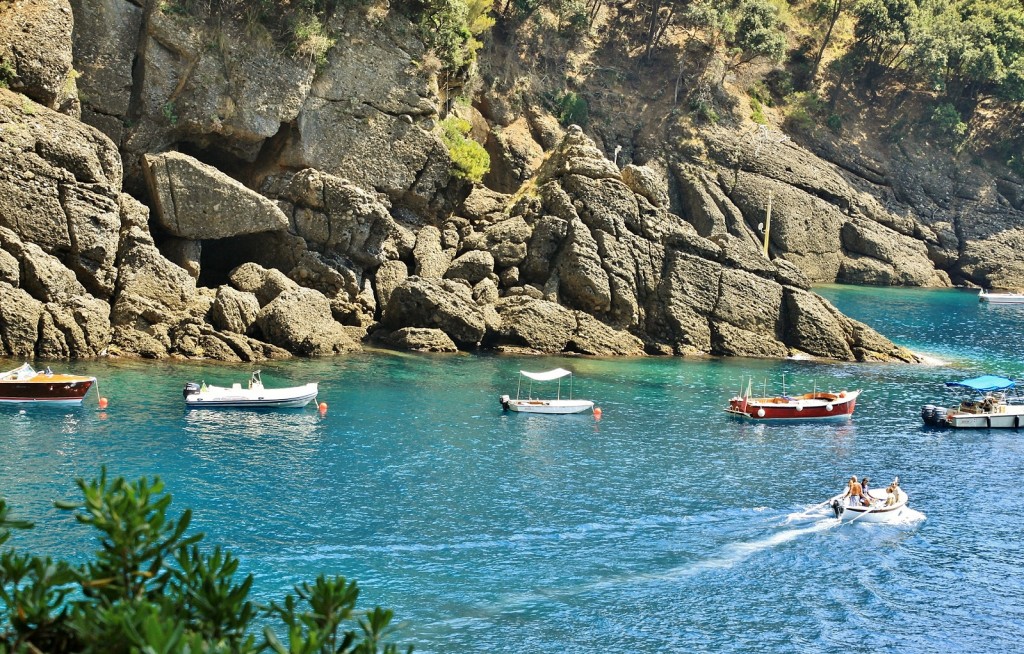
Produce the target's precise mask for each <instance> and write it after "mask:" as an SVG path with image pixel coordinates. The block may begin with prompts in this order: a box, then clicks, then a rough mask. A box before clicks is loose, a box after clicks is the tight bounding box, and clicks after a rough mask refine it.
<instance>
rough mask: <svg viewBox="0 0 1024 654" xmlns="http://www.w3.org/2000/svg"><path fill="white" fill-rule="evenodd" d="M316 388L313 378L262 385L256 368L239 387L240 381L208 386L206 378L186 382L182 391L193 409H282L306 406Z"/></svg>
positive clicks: (186, 401)
mask: <svg viewBox="0 0 1024 654" xmlns="http://www.w3.org/2000/svg"><path fill="white" fill-rule="evenodd" d="M317 390H318V388H317V383H316V382H312V383H309V384H304V385H302V386H292V387H288V388H265V387H264V386H263V380H262V379H260V371H259V370H257V371H256V372H254V373H252V377H251V378H250V379H249V384H248V386H247V387H246V388H242V385H241V384H232V385H231V387H230V388H228V387H224V386H212V385H210V386H208V385H207V384H206V383H205V382H204V383H202V384H197V383H195V382H188V383H187V384H185V390H184V391H182V395H184V396H185V405H186V406H187V407H189V408H193V409H204V408H249V409H263V408H266V409H285V408H300V407H304V406H306V405H307V404H309V403H310V401H311V400H312V399H313V398H315V397H316V395H317Z"/></svg>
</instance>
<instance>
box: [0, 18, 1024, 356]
mask: <svg viewBox="0 0 1024 654" xmlns="http://www.w3.org/2000/svg"><path fill="white" fill-rule="evenodd" d="M72 17H73V18H72ZM0 18H2V19H3V20H2V21H0V23H4V24H7V25H9V26H12V27H13V29H8V30H6V31H2V30H0V44H2V45H4V47H5V51H6V52H7V53H8V54H9V55H10V56H11V57H13V58H14V59H15V60H16V62H17V66H16V70H17V75H16V78H15V79H14V80H13V83H12V84H10V90H6V89H0V354H2V355H4V356H11V357H30V356H38V357H42V358H69V357H71V358H85V357H93V356H97V355H100V354H108V355H116V356H141V357H151V358H160V357H188V358H213V359H221V360H227V361H232V360H235V361H237V360H241V361H259V360H261V359H268V358H283V357H288V356H294V355H298V356H325V355H332V354H338V353H342V352H346V351H350V350H352V349H355V348H358V347H360V346H361V344H363V343H372V344H374V345H382V346H386V347H394V348H402V349H413V350H427V351H457V350H461V351H472V350H477V349H497V350H514V351H527V352H537V353H578V354H589V355H608V356H637V355H644V354H660V355H673V354H674V355H686V354H714V355H730V356H754V357H785V356H794V355H807V356H814V357H824V358H829V359H837V360H859V361H864V360H901V361H916V360H917V357H916V356H915V355H913V354H912V353H910V352H909V351H907V350H905V349H904V348H900V347H897V346H895V345H893V344H892V343H891V342H889V341H888V340H887V339H885V338H884V337H883V336H881V335H880V334H878V333H877V332H875V331H874V330H872V329H871V328H869V327H867V326H866V325H863V324H861V323H859V322H857V321H854V320H851V319H850V318H848V317H846V316H844V315H842V314H841V313H840V312H839V311H837V310H836V309H835V308H834V307H833V306H832V305H830V304H829V303H828V302H827V301H826V300H824V299H823V298H821V297H820V296H818V295H816V294H815V293H813V291H812V290H811V285H812V284H813V283H822V282H834V281H844V282H853V283H864V284H902V285H919V286H948V285H950V284H951V277H950V275H949V274H948V273H947V272H946V270H943V269H940V268H939V267H937V266H936V265H935V261H936V260H937V259H941V258H943V257H944V259H943V260H955V261H958V262H959V263H958V264H957V265H959V268H956V271H957V274H958V275H960V277H959V278H958V280H957V281H964V280H965V279H967V277H966V275H967V272H968V271H967V267H966V266H965V264H964V263H963V261H964V260H963V259H962V258H956V257H957V256H958V255H957V253H956V252H953V251H951V250H950V248H951V247H952V246H951V245H950V243H952V241H950V240H949V237H948V234H947V233H946V232H945V231H943V229H944V228H941V227H939V228H934V226H928V225H925V224H924V223H922V222H921V221H918V220H916V219H914V218H912V217H908V216H899V215H897V214H895V213H893V212H891V211H889V210H888V209H886V208H885V207H883V205H882V204H881V203H880V202H879V201H878V200H877V199H876V198H875V197H874V196H873V195H871V193H869V192H867V191H865V190H862V189H858V188H856V187H855V186H854V185H853V184H852V183H851V181H850V180H849V179H848V178H847V176H846V174H845V173H843V172H841V170H839V169H837V168H836V167H835V166H833V165H832V164H829V163H827V162H825V161H823V160H821V159H819V158H818V157H816V156H815V155H813V154H811V153H810V152H808V151H807V150H804V149H802V148H799V147H797V146H795V145H793V144H792V143H785V144H781V145H778V146H776V147H773V148H772V149H771V151H770V155H771V156H765V154H766V151H762V150H763V148H762V147H761V146H762V145H763V144H759V143H758V142H757V141H756V139H754V140H751V139H749V138H746V137H742V136H737V135H736V133H734V132H730V131H728V130H725V129H721V128H714V129H711V128H709V129H708V130H707V131H706V132H704V133H702V135H701V139H702V143H703V145H702V146H701V147H700V148H698V151H687V150H685V149H680V150H678V151H677V152H675V154H674V155H673V156H672V157H671V158H670V159H664V160H659V161H652V162H650V163H649V164H648V165H635V164H626V165H622V164H621V162H618V161H617V157H613V158H611V159H610V158H609V157H608V156H607V154H606V152H607V150H606V149H605V148H602V147H599V144H598V142H596V141H595V140H594V139H593V138H592V137H591V136H588V135H587V134H586V133H584V132H583V130H581V129H580V128H578V127H575V126H573V127H570V128H569V129H567V130H563V129H562V128H561V127H560V126H559V125H558V123H557V121H555V120H554V119H553V118H552V117H551V116H550V115H548V114H546V113H545V112H544V111H543V110H541V109H538V108H536V107H531V108H527V110H524V111H522V113H519V114H517V112H515V111H512V110H510V109H509V108H508V107H504V109H503V108H502V106H501V105H500V103H499V102H497V99H496V98H492V99H491V100H490V101H487V100H486V99H482V100H481V102H480V103H478V105H477V106H475V107H460V108H457V109H456V111H457V112H458V113H460V114H462V115H465V116H466V117H467V118H468V119H469V120H470V122H471V123H472V124H473V126H474V132H475V134H474V136H476V137H477V138H479V140H481V141H482V142H484V143H486V144H487V147H488V150H489V151H490V153H491V160H492V172H491V174H490V175H489V177H488V178H485V180H484V182H485V183H484V184H476V185H472V184H470V183H468V182H466V181H465V180H463V179H460V178H458V177H457V176H455V175H453V174H452V172H451V161H450V159H449V156H448V153H447V150H446V149H445V147H444V145H443V144H442V143H441V142H440V140H439V137H438V136H437V133H436V131H437V130H436V122H437V120H438V119H439V117H440V111H439V107H440V106H441V105H442V104H443V102H442V101H441V99H440V97H439V96H438V93H437V89H436V87H435V86H433V85H432V83H431V77H430V75H429V74H427V73H425V72H423V71H422V70H420V69H419V68H417V65H416V62H417V61H418V60H419V59H420V58H421V57H422V56H423V46H422V44H421V43H418V41H417V40H416V39H415V37H414V35H413V34H412V32H411V31H410V29H409V26H408V24H407V23H403V21H404V20H406V19H404V18H402V17H401V16H399V15H397V14H396V13H395V12H387V13H385V14H383V15H377V16H376V17H373V16H371V13H370V12H367V11H366V10H365V9H364V8H348V9H343V10H340V11H339V14H338V15H337V16H336V17H335V19H334V21H335V25H334V27H335V29H336V31H338V33H341V34H345V35H347V37H348V40H347V41H346V42H344V43H339V44H338V45H337V46H336V47H335V48H334V49H332V50H331V52H330V53H329V56H328V62H327V64H326V65H325V66H322V67H315V66H311V65H309V63H308V62H305V63H304V62H300V61H296V60H294V59H292V58H291V57H290V56H288V55H286V54H284V53H281V52H279V51H277V50H275V49H273V48H259V47H256V45H255V44H252V43H249V41H248V40H247V39H246V36H245V32H244V29H243V28H242V27H241V26H237V25H236V26H232V25H230V24H226V25H223V26H221V27H220V29H221V32H220V33H219V37H218V38H219V39H220V40H219V41H218V47H216V48H209V47H206V46H205V44H206V43H207V41H205V40H204V38H207V37H209V34H208V33H207V30H209V27H208V26H203V25H202V24H201V22H199V23H197V22H194V21H193V22H190V21H188V20H186V19H184V18H182V17H181V16H169V15H165V14H164V13H162V11H161V9H160V6H159V5H158V4H149V3H147V4H145V5H137V4H134V3H132V2H124V1H121V0H117V1H115V2H113V3H96V2H91V1H83V2H75V3H71V4H69V3H68V2H67V1H66V0H18V1H16V2H12V3H8V4H6V5H4V7H2V8H0ZM40 24H45V25H46V29H45V30H41V29H36V26H38V25H40ZM107 25H115V26H117V28H116V29H113V30H111V29H108V28H107V27H106V26H107ZM18 26H29V27H32V29H29V31H28V32H27V35H26V33H25V32H24V31H19V30H18V29H17V27H18ZM55 34H57V35H59V38H57V37H56V36H54V35H55ZM44 38H47V39H50V40H47V41H45V42H44V41H43V40H42V39H44ZM14 39H17V40H18V43H19V47H18V48H14V47H13V43H14ZM26 41H27V43H26ZM69 80H70V83H69ZM485 112H486V113H485ZM766 198H771V199H772V203H773V210H772V228H771V239H770V254H771V257H770V258H766V257H764V256H762V254H761V251H760V239H761V235H760V232H759V231H758V227H757V225H758V221H759V220H763V216H764V214H765V200H766ZM1008 211H1011V212H1013V211H1018V210H1017V209H1008ZM1018 213H1019V211H1018ZM1014 217H1015V218H1014V219H1016V214H1014ZM957 248H958V249H959V248H961V246H957ZM966 250H971V248H969V247H968V248H966ZM978 265H986V264H978ZM1014 265H1016V264H1014ZM954 267H955V266H954ZM954 267H951V269H953V268H954ZM1010 268H1012V266H1010ZM1004 269H1005V267H1004ZM1022 269H1024V266H1022Z"/></svg>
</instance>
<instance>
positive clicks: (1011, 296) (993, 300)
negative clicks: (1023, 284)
mask: <svg viewBox="0 0 1024 654" xmlns="http://www.w3.org/2000/svg"><path fill="white" fill-rule="evenodd" d="M978 302H988V303H990V304H1024V293H986V292H985V289H981V291H979V292H978Z"/></svg>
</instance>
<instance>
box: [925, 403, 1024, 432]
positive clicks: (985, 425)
mask: <svg viewBox="0 0 1024 654" xmlns="http://www.w3.org/2000/svg"><path fill="white" fill-rule="evenodd" d="M996 409H997V410H996V411H993V412H965V411H959V410H956V409H944V408H942V407H936V406H933V405H930V404H927V405H925V406H924V407H922V408H921V418H922V420H924V423H925V424H926V425H931V426H933V427H950V428H953V429H1020V428H1021V427H1024V406H1022V405H1016V404H1012V405H1003V406H999V407H996Z"/></svg>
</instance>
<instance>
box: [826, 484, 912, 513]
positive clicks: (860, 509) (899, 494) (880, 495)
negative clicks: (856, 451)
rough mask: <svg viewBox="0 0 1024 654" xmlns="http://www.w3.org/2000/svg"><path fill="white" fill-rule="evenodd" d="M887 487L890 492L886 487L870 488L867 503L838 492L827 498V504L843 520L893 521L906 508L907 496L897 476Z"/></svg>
mask: <svg viewBox="0 0 1024 654" xmlns="http://www.w3.org/2000/svg"><path fill="white" fill-rule="evenodd" d="M888 488H892V489H893V492H892V493H891V494H890V493H889V491H888V489H887V488H872V489H871V490H869V491H868V492H867V495H868V497H870V498H871V501H870V503H869V504H860V500H853V499H852V498H849V497H844V496H843V495H844V493H840V494H839V495H836V496H835V497H833V498H831V499H829V501H828V504H829V506H830V507H831V508H832V511H833V512H834V513H835V516H836V517H837V518H839V519H840V520H842V521H843V522H853V521H854V520H858V521H861V522H893V521H895V520H897V519H899V518H900V516H902V515H903V513H904V512H905V511H906V510H907V502H908V501H909V498H908V497H907V494H906V492H904V490H903V489H902V488H900V480H899V477H897V478H896V479H894V480H893V482H892V484H890V486H889V487H888Z"/></svg>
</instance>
